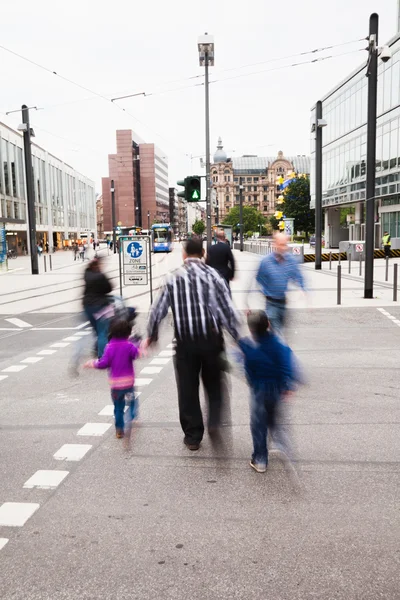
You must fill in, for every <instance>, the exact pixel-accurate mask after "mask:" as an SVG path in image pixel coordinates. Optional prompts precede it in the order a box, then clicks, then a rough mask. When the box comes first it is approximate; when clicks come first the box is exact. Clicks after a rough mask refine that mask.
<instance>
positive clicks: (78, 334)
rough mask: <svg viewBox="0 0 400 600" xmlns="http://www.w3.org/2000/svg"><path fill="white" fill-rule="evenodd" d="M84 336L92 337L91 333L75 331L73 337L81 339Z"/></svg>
mask: <svg viewBox="0 0 400 600" xmlns="http://www.w3.org/2000/svg"><path fill="white" fill-rule="evenodd" d="M84 335H92V332H91V331H77V332H76V333H74V337H76V336H79V337H82V336H84Z"/></svg>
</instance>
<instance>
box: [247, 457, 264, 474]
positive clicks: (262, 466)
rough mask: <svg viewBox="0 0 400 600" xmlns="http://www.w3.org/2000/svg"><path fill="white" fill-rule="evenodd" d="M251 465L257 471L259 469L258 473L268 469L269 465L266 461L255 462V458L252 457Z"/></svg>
mask: <svg viewBox="0 0 400 600" xmlns="http://www.w3.org/2000/svg"><path fill="white" fill-rule="evenodd" d="M250 466H251V468H252V469H254V470H255V471H257V473H265V471H266V470H267V465H266V464H264V463H256V462H254V460H253V459H251V461H250Z"/></svg>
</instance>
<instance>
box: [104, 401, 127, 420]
mask: <svg viewBox="0 0 400 600" xmlns="http://www.w3.org/2000/svg"><path fill="white" fill-rule="evenodd" d="M127 410H128V407H127V406H125V412H126V411H127ZM99 416H100V417H113V416H114V404H106V406H105V407H104V408H102V409H101V411H100V412H99Z"/></svg>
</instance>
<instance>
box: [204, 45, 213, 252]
mask: <svg viewBox="0 0 400 600" xmlns="http://www.w3.org/2000/svg"><path fill="white" fill-rule="evenodd" d="M204 66H205V73H204V75H205V77H204V88H205V95H206V97H205V105H206V208H207V217H206V218H207V248H210V247H211V243H212V239H211V236H212V227H211V225H212V223H211V193H210V192H211V190H210V106H209V85H208V52H206V53H205V60H204Z"/></svg>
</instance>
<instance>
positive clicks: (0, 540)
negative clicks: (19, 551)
mask: <svg viewBox="0 0 400 600" xmlns="http://www.w3.org/2000/svg"><path fill="white" fill-rule="evenodd" d="M7 542H8V539H7V538H0V550H1V549H2V548H4V546H5V545H6V544H7Z"/></svg>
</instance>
